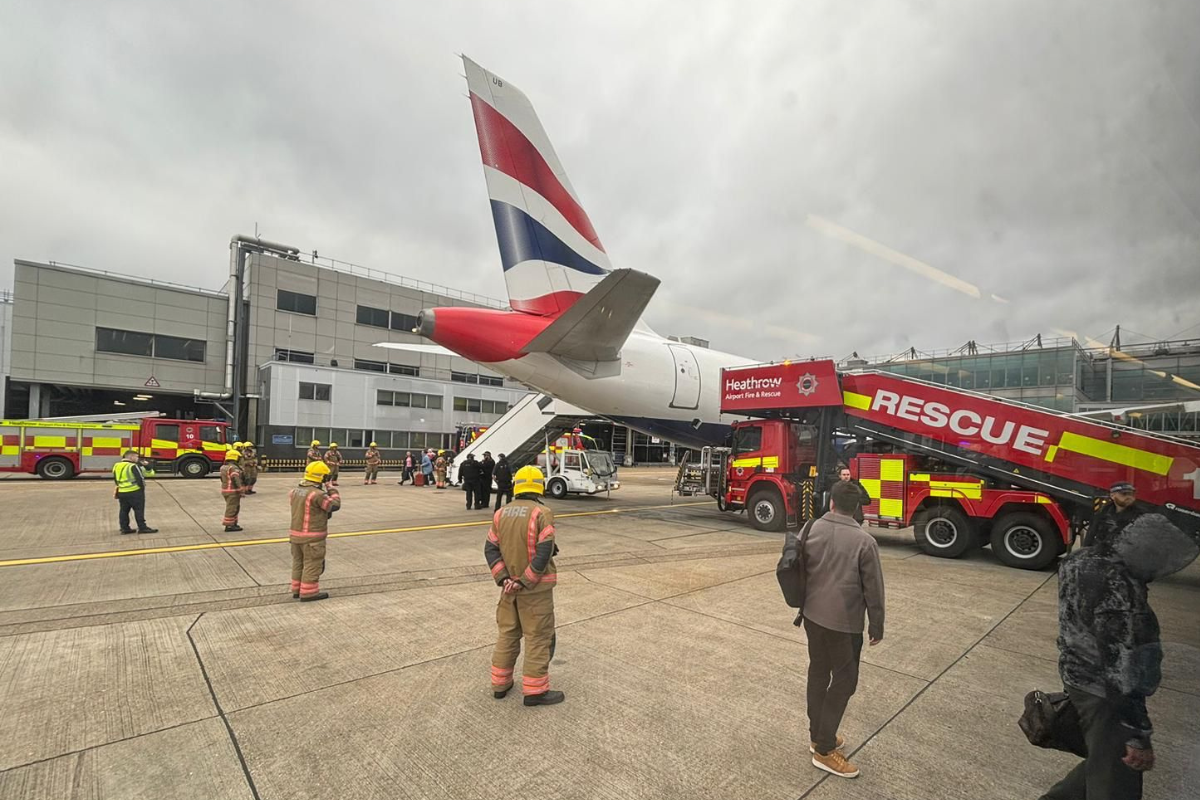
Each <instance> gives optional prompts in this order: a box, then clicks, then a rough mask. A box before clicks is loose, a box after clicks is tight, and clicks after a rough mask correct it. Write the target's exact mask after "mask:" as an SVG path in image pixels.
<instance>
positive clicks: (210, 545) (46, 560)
mask: <svg viewBox="0 0 1200 800" xmlns="http://www.w3.org/2000/svg"><path fill="white" fill-rule="evenodd" d="M699 505H704V503H672V504H668V505H661V506H636V507H634V508H606V509H604V510H603V511H574V512H571V513H569V514H555V515H554V517H555V519H562V518H563V517H595V516H599V515H601V514H621V513H627V512H632V511H645V510H647V509H654V508H679V507H681V506H699ZM491 524H492V520H491V517H488V518H487V519H485V520H480V521H478V522H446V523H442V524H440V525H416V526H413V527H409V528H382V529H380V530H377V531H345V532H343V533H331V534H329V538H330V539H342V538H347V537H350V536H377V535H379V534H381V533H413V532H415V531H439V530H445V529H446V528H475V527H481V526H483V525H491ZM287 541H288V537H286V536H281V537H278V538H274V539H246V540H244V541H235V542H206V543H204V544H180V545H174V546H171V547H144V548H141V549H138V550H114V551H112V552H110V553H73V554H71V555H65V556H42V557H40V558H14V559H11V560H9V561H0V567H25V566H29V565H31V564H58V563H61V562H64V561H92V560H94V559H97V558H124V557H126V556H151V555H157V554H158V553H190V552H192V551H194V550H224V549H225V548H227V547H250V546H252V545H260V544H284V543H286V542H287Z"/></svg>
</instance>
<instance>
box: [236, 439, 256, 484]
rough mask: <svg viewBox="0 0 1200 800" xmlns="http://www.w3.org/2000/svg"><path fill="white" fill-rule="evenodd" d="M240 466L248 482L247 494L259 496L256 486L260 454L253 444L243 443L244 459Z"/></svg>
mask: <svg viewBox="0 0 1200 800" xmlns="http://www.w3.org/2000/svg"><path fill="white" fill-rule="evenodd" d="M239 464H240V465H241V467H242V475H243V476H244V478H245V481H246V494H258V492H256V491H255V490H254V484H256V483H258V453H257V452H255V450H254V444H253V443H252V442H242V458H241V461H240V462H239Z"/></svg>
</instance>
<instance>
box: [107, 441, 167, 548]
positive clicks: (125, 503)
mask: <svg viewBox="0 0 1200 800" xmlns="http://www.w3.org/2000/svg"><path fill="white" fill-rule="evenodd" d="M113 480H114V481H115V482H116V484H117V485H116V488H114V489H113V498H115V499H116V500H117V502H118V503H120V509H121V510H120V511H118V512H117V524H118V525H119V526H120V528H121V533H135V531H134V529H133V528H131V527H129V512H130V511H132V512H133V518H134V520H136V521H137V531H136V533H158V528H151V527H150V526H149V525H147V524H146V474H145V473H144V472H142V467H141V465H140V464H139V463H138V454H137V451H136V450H126V451H125V454H124V455H123V456H121V460H120V461H118V462H117V463H116V464H113Z"/></svg>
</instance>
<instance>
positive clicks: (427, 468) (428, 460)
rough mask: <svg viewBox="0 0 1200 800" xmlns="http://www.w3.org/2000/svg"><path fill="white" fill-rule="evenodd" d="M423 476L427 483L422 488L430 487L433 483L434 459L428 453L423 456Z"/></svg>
mask: <svg viewBox="0 0 1200 800" xmlns="http://www.w3.org/2000/svg"><path fill="white" fill-rule="evenodd" d="M421 474H422V475H423V476H425V483H423V484H421V485H422V486H429V485H430V484H431V483H433V458H432V457H431V456H430V455H429V452H428V451H426V452H424V453H422V454H421Z"/></svg>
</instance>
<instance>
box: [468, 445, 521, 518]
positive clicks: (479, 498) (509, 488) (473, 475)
mask: <svg viewBox="0 0 1200 800" xmlns="http://www.w3.org/2000/svg"><path fill="white" fill-rule="evenodd" d="M458 479H459V481H460V482H461V483H462V489H463V492H464V493H466V495H467V509H468V510H471V509H478V508H488V507H489V506H490V505H491V502H492V482H493V481H495V483H496V510H497V511H499V510H500V507H501V506H503V505H504V503H505V502H509V503H511V502H512V500H513V473H512V467H511V466H509V463H508V457H507V456H505V455H504V453H501V454H500V457H499V458H498V459H496V460H494V461H493V460H492V454H491V453H490V452H488V451H486V450H485V451H484V453H483V458H482V459H479V460H478V461H476V460H475V454H474V453H468V454H467V457H466V458H465V459H464V460H463V463H462V466H460V467H459V468H458Z"/></svg>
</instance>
